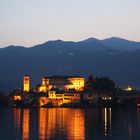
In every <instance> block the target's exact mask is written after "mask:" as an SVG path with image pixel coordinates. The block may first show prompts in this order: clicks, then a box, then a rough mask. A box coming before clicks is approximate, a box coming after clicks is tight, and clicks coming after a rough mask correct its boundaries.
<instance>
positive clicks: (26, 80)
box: [23, 75, 30, 92]
mask: <svg viewBox="0 0 140 140" xmlns="http://www.w3.org/2000/svg"><path fill="white" fill-rule="evenodd" d="M29 90H30V77H29V76H28V75H25V76H24V77H23V91H24V92H29Z"/></svg>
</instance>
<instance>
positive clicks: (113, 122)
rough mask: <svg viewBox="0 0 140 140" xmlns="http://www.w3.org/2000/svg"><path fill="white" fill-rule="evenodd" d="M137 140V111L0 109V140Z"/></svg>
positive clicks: (139, 125)
mask: <svg viewBox="0 0 140 140" xmlns="http://www.w3.org/2000/svg"><path fill="white" fill-rule="evenodd" d="M53 139H55V140H82V139H87V140H92V139H93V140H138V139H140V109H138V108H131V109H111V108H102V109H93V108H90V109H72V108H48V109H47V108H46V109H43V108H41V109H17V108H14V109H0V140H53Z"/></svg>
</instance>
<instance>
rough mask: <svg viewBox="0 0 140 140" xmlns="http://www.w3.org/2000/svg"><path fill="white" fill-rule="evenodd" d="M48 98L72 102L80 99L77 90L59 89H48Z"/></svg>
mask: <svg viewBox="0 0 140 140" xmlns="http://www.w3.org/2000/svg"><path fill="white" fill-rule="evenodd" d="M48 98H49V99H50V100H62V101H63V102H62V103H73V102H80V101H81V94H79V93H77V92H62V91H59V90H55V89H54V90H50V91H49V92H48Z"/></svg>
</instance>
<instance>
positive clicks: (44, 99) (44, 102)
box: [39, 96, 48, 107]
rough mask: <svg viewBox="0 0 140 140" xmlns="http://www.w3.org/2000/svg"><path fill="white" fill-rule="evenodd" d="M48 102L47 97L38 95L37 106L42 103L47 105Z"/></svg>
mask: <svg viewBox="0 0 140 140" xmlns="http://www.w3.org/2000/svg"><path fill="white" fill-rule="evenodd" d="M47 103H48V98H47V97H45V96H44V97H39V106H40V107H42V106H44V105H47Z"/></svg>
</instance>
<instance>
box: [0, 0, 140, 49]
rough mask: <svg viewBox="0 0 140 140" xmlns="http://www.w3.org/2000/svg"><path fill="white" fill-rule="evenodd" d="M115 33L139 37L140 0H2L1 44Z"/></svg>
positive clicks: (129, 37)
mask: <svg viewBox="0 0 140 140" xmlns="http://www.w3.org/2000/svg"><path fill="white" fill-rule="evenodd" d="M112 36H117V37H122V38H125V39H129V40H134V41H140V0H0V47H5V46H8V45H22V46H27V47H28V46H29V47H30V46H33V45H36V44H39V43H43V42H46V41H48V40H56V39H62V40H72V41H79V40H84V39H86V38H89V37H95V38H99V39H104V38H109V37H112Z"/></svg>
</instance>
